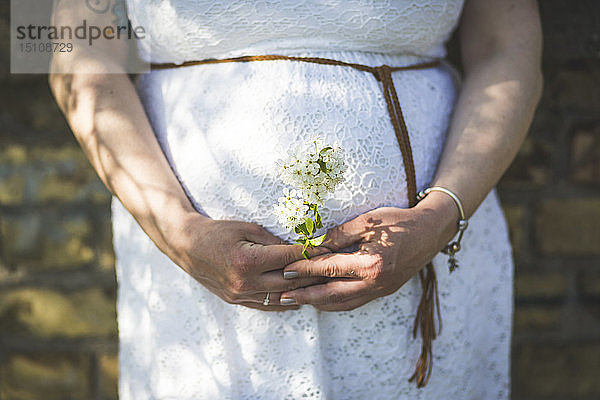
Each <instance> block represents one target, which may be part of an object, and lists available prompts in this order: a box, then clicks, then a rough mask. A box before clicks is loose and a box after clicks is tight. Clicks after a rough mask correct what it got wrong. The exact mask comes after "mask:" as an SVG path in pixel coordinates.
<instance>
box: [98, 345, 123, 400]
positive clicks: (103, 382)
mask: <svg viewBox="0 0 600 400" xmlns="http://www.w3.org/2000/svg"><path fill="white" fill-rule="evenodd" d="M98 363H99V365H100V379H99V384H100V393H101V394H102V397H103V398H106V399H116V398H117V391H118V389H117V388H118V382H119V357H118V355H117V354H102V355H101V356H100V357H99V358H98Z"/></svg>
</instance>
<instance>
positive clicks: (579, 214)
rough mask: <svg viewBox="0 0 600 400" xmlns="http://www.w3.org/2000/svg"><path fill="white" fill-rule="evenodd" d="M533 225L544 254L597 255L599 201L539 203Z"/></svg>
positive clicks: (538, 243) (599, 230)
mask: <svg viewBox="0 0 600 400" xmlns="http://www.w3.org/2000/svg"><path fill="white" fill-rule="evenodd" d="M535 225H536V238H537V246H538V248H539V249H540V250H541V251H542V252H543V253H545V254H564V255H586V254H587V255H589V254H600V198H598V199H575V200H545V201H542V202H541V205H540V207H539V209H538V212H537V215H536V223H535Z"/></svg>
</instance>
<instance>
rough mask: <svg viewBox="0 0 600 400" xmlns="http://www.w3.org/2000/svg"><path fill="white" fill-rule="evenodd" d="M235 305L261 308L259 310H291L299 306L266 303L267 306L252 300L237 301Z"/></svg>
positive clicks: (297, 308)
mask: <svg viewBox="0 0 600 400" xmlns="http://www.w3.org/2000/svg"><path fill="white" fill-rule="evenodd" d="M237 305H240V306H244V307H248V308H253V309H255V310H261V311H291V310H299V309H300V306H297V305H296V306H277V305H270V304H269V305H268V306H264V305H262V304H257V303H252V302H246V303H239V304H237Z"/></svg>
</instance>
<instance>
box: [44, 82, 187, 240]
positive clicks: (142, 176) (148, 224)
mask: <svg viewBox="0 0 600 400" xmlns="http://www.w3.org/2000/svg"><path fill="white" fill-rule="evenodd" d="M50 85H51V87H52V89H53V92H54V94H55V96H56V99H57V101H58V103H59V105H60V107H61V108H62V110H63V112H64V113H65V116H66V118H67V120H68V122H69V124H70V126H71V129H72V131H73V133H74V135H75V137H76V138H77V140H78V141H79V143H80V144H81V147H82V149H83V150H84V151H85V153H86V154H87V156H88V158H89V160H90V162H91V164H92V166H93V167H94V168H95V170H96V171H97V173H98V175H99V177H100V178H101V179H102V181H103V182H104V183H105V185H106V186H107V188H108V189H109V190H110V191H111V192H112V193H113V194H115V195H116V196H117V197H118V198H119V200H120V201H121V202H122V204H123V205H124V206H125V207H126V208H127V209H128V210H129V212H130V213H131V214H132V215H133V216H134V217H135V219H136V220H137V221H138V223H139V224H140V226H141V227H142V228H143V229H144V231H145V232H146V233H147V234H148V235H149V236H150V237H151V238H152V239H153V240H154V241H155V243H156V244H157V246H158V247H159V248H161V249H165V248H166V247H167V245H168V239H169V238H172V237H175V236H176V235H175V234H176V232H173V230H175V229H177V227H178V226H183V224H178V219H180V218H185V217H186V216H187V215H188V214H189V213H193V212H194V209H193V207H192V205H191V204H190V202H189V200H188V198H187V196H186V195H185V193H184V191H183V189H182V187H181V185H180V184H179V182H178V180H177V178H176V177H175V175H174V174H173V172H172V170H171V168H170V166H169V164H168V162H167V160H166V158H165V156H164V154H163V152H162V150H161V149H160V146H159V145H158V142H157V140H156V138H155V137H154V134H153V131H152V128H151V126H150V123H149V121H148V119H147V117H146V114H145V111H144V109H143V106H142V104H141V102H140V100H139V98H138V96H137V94H136V92H135V89H134V87H133V85H132V83H131V81H130V80H129V78H128V76H127V75H126V74H124V73H123V74H104V73H98V74H87V73H81V74H77V73H75V74H72V75H59V74H55V75H52V76H51V78H50Z"/></svg>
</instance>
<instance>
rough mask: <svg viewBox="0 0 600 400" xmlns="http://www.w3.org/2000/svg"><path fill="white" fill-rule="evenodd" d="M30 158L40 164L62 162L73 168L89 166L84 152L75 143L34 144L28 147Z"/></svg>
mask: <svg viewBox="0 0 600 400" xmlns="http://www.w3.org/2000/svg"><path fill="white" fill-rule="evenodd" d="M29 152H30V159H31V160H32V161H36V162H38V163H41V164H62V165H66V166H73V167H74V168H88V169H89V168H91V166H90V163H89V162H88V160H87V158H86V156H85V154H84V153H83V151H82V150H81V148H80V147H78V146H75V145H63V146H36V147H33V148H31V149H30V151H29Z"/></svg>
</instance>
